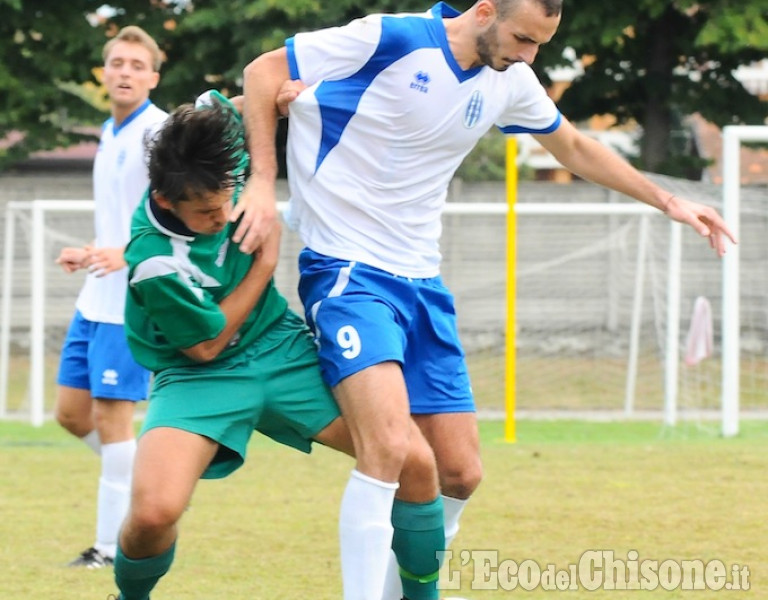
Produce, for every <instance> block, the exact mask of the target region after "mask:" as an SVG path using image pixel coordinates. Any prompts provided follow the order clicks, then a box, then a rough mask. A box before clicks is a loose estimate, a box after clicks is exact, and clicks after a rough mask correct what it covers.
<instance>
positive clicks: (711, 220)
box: [664, 196, 738, 256]
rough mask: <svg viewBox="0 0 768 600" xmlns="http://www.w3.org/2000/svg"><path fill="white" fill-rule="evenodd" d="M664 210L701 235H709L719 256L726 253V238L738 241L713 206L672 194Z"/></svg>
mask: <svg viewBox="0 0 768 600" xmlns="http://www.w3.org/2000/svg"><path fill="white" fill-rule="evenodd" d="M664 212H665V213H666V215H667V216H668V217H669V218H670V219H674V220H675V221H679V222H681V223H686V224H688V225H690V226H691V227H693V228H694V229H695V230H696V231H698V232H699V234H700V235H702V236H704V237H708V238H709V245H710V246H711V247H712V248H714V249H715V251H716V252H717V254H718V256H723V255H724V254H725V238H728V239H729V240H731V242H733V243H734V244H736V243H738V242H737V241H736V238H735V237H734V235H733V233H731V231H730V230H729V229H728V227H727V226H726V224H725V221H724V220H723V218H722V217H721V216H720V215H719V214H718V212H717V211H716V210H715V209H714V208H712V207H711V206H706V205H704V204H699V203H698V202H692V201H690V200H686V199H685V198H679V197H678V196H672V197H671V198H670V199H669V200H668V201H667V204H666V206H665V207H664Z"/></svg>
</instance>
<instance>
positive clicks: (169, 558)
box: [114, 542, 176, 600]
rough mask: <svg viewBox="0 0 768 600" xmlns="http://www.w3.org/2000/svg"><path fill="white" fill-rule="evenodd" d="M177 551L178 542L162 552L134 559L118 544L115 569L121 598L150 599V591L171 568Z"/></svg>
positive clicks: (125, 599) (131, 599) (128, 599)
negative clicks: (124, 552)
mask: <svg viewBox="0 0 768 600" xmlns="http://www.w3.org/2000/svg"><path fill="white" fill-rule="evenodd" d="M175 551H176V542H174V543H173V545H172V546H171V547H170V548H168V550H166V551H165V552H163V553H162V554H158V555H157V556H150V557H149V558H140V559H138V560H134V559H132V558H128V557H127V556H126V555H125V554H123V550H122V548H120V545H119V544H118V546H117V554H116V555H115V564H114V570H115V583H116V584H117V587H118V589H119V590H120V600H149V592H151V591H152V588H154V587H155V585H156V584H157V582H158V581H159V580H160V578H161V577H162V576H163V575H165V574H166V573H167V572H168V570H169V569H170V568H171V564H172V563H173V555H174V552H175Z"/></svg>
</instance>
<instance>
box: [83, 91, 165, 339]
mask: <svg viewBox="0 0 768 600" xmlns="http://www.w3.org/2000/svg"><path fill="white" fill-rule="evenodd" d="M167 117H168V113H166V112H165V111H163V110H161V109H160V108H158V107H157V106H155V105H154V104H153V103H152V102H151V101H150V100H147V101H146V102H144V103H143V104H142V105H141V106H140V107H139V108H137V109H136V110H135V111H134V112H133V113H131V114H130V115H129V116H128V117H127V118H126V119H125V120H124V121H123V122H122V123H120V125H117V124H116V123H115V120H114V119H113V118H110V119H108V120H107V121H106V122H105V123H104V125H103V126H102V129H101V139H100V141H99V149H98V151H97V153H96V159H95V160H94V163H93V199H94V204H95V207H94V217H93V219H94V229H95V233H96V239H95V241H94V245H95V246H96V247H97V248H118V247H124V246H125V245H126V244H128V241H129V240H130V239H131V217H132V216H133V212H134V211H135V210H136V207H137V206H138V205H139V203H140V202H141V199H142V198H143V197H144V193H145V192H146V191H147V187H148V186H149V170H148V169H147V163H146V146H145V144H144V141H145V138H146V137H147V136H148V135H152V134H153V133H154V132H155V131H157V129H158V127H159V126H160V124H162V123H163V121H165V119H166V118H167ZM127 290H128V272H127V270H126V269H121V270H119V271H114V272H112V273H109V274H108V275H105V276H103V277H96V276H95V275H93V274H88V276H87V277H86V279H85V285H84V286H83V289H82V290H81V291H80V295H79V296H78V298H77V303H76V306H77V310H79V311H80V313H82V315H83V317H84V318H85V319H86V320H88V321H94V322H98V323H112V324H115V325H122V324H123V321H124V316H123V313H124V312H125V295H126V293H127Z"/></svg>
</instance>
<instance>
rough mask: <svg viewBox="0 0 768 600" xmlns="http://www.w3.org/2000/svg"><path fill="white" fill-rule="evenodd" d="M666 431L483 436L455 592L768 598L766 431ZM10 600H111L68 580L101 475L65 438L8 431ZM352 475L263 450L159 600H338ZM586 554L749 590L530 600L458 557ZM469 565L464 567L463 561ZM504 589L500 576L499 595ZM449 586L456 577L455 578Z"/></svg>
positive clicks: (80, 576)
mask: <svg viewBox="0 0 768 600" xmlns="http://www.w3.org/2000/svg"><path fill="white" fill-rule="evenodd" d="M742 425H743V427H742V434H741V435H740V436H738V437H736V438H733V439H722V438H721V437H720V436H719V435H718V434H717V430H716V427H714V426H713V427H710V428H698V427H684V428H680V429H676V430H674V431H671V430H666V429H664V428H662V427H660V426H659V425H658V424H654V423H642V422H640V423H634V422H631V423H584V422H569V421H522V422H520V423H518V442H517V443H515V444H508V443H506V442H504V441H503V431H504V430H503V423H501V422H484V423H482V424H481V436H482V453H483V462H484V466H485V479H484V481H483V483H482V485H481V486H480V488H479V489H478V491H477V493H476V495H475V497H474V498H473V500H472V502H471V503H470V504H469V506H468V508H467V510H466V512H465V515H464V518H463V520H462V529H461V531H460V533H459V536H458V537H457V539H456V542H455V544H454V551H455V552H456V553H457V554H456V557H457V558H454V560H453V562H451V563H449V565H448V568H449V572H448V575H447V577H451V576H452V575H453V579H452V580H458V581H459V582H460V583H461V584H462V586H463V589H462V590H459V591H455V590H452V591H450V592H448V591H446V592H445V593H444V595H445V596H449V595H450V596H464V597H467V598H470V599H476V600H483V599H486V598H487V599H489V600H490V599H496V598H499V599H500V598H509V597H520V598H537V599H551V598H553V597H554V598H558V597H563V598H567V599H581V598H589V599H592V598H597V599H603V598H610V599H612V600H613V599H616V600H630V599H637V598H641V599H645V598H658V599H685V598H696V599H697V600H699V599H702V598H705V599H716V598H718V599H719V598H732V597H734V598H735V597H738V598H745V597H748V598H756V599H761V598H768V575H766V571H767V570H768V559H766V557H768V536H766V535H765V526H764V521H765V499H766V498H768V478H766V477H765V456H766V455H768V424H764V423H757V422H744V423H742ZM0 457H2V458H0V460H1V461H2V468H1V469H0V515H2V518H1V519H0V540H2V544H0V564H2V565H3V568H2V570H0V598H2V600H22V599H24V600H27V599H29V598H72V599H77V600H80V599H88V598H94V599H99V600H103V599H105V598H106V596H107V594H109V593H112V592H114V587H113V585H112V581H111V572H108V571H98V572H84V571H75V570H71V569H67V568H65V567H64V566H63V565H64V563H66V562H67V561H68V560H70V559H71V558H73V557H74V555H75V554H77V552H79V551H80V550H82V549H83V548H85V547H86V546H87V545H90V543H91V542H92V537H93V532H94V514H95V492H96V482H97V477H98V461H97V460H96V458H95V457H94V456H93V454H92V453H91V452H90V451H88V450H86V449H85V448H84V447H83V446H82V445H81V444H80V443H79V442H77V441H76V440H73V439H70V438H69V437H68V436H67V435H65V434H64V433H63V432H62V431H61V430H60V429H59V428H58V427H57V426H56V425H55V424H53V423H47V424H46V425H45V426H43V427H42V428H39V429H38V428H33V427H31V426H29V425H26V424H23V423H9V422H0ZM351 467H352V462H351V460H350V459H348V458H345V457H342V456H339V455H336V454H335V453H333V452H331V451H330V450H327V449H324V448H319V449H318V450H317V451H316V452H314V453H313V454H312V455H311V456H304V455H302V454H299V453H297V452H293V451H290V450H288V449H285V448H282V447H280V446H277V445H275V444H273V443H271V442H269V441H264V440H262V439H261V438H256V439H254V441H253V442H252V444H251V446H250V448H249V458H248V461H247V463H246V465H245V466H244V467H243V468H242V469H241V470H240V471H239V472H237V473H236V474H235V475H233V476H232V477H230V478H228V479H225V480H221V481H203V482H201V483H200V485H199V486H198V489H197V491H196V494H195V496H194V498H193V501H192V506H191V508H190V510H189V511H188V513H186V514H185V516H184V518H183V520H182V522H181V537H180V540H179V548H178V553H177V561H176V563H175V564H174V567H173V569H172V571H171V573H170V574H169V575H168V576H167V577H166V578H165V579H164V580H163V581H162V582H161V585H160V586H159V587H158V589H157V591H156V593H155V594H154V595H153V600H163V599H164V598H166V599H174V600H193V599H200V600H203V599H209V598H217V599H219V598H227V599H229V598H242V599H248V600H260V599H265V600H266V599H270V600H273V599H280V600H293V599H296V600H299V599H302V600H303V599H306V598H312V599H313V600H324V599H328V600H331V599H333V600H338V599H339V598H341V591H340V578H339V567H338V547H337V539H336V525H337V522H336V521H337V513H338V506H339V502H340V498H341V494H342V491H343V488H344V484H345V481H346V478H347V475H348V473H349V470H350V468H351ZM591 549H600V550H606V551H613V552H614V553H615V555H616V557H618V558H622V557H624V558H626V556H627V554H628V553H629V552H630V551H631V550H636V551H637V552H638V553H639V555H640V557H641V558H653V559H657V560H659V561H663V560H666V559H672V560H676V561H680V560H689V559H696V558H701V559H702V560H711V559H720V560H722V561H723V562H724V563H727V564H728V565H730V564H732V563H738V564H739V565H743V564H746V565H748V566H749V568H750V569H751V572H752V576H751V578H750V581H751V585H752V589H751V590H750V591H746V592H738V593H736V592H731V593H726V592H714V591H700V592H681V591H679V590H677V591H663V590H657V591H653V592H645V591H604V590H603V591H596V592H586V591H584V590H583V589H582V590H579V591H572V592H562V593H558V592H552V591H549V592H547V591H543V590H542V589H536V590H534V591H532V592H522V591H520V590H517V591H516V592H514V594H515V595H513V596H510V593H511V592H510V591H505V590H503V589H496V590H484V589H470V588H471V587H472V586H473V585H474V586H475V588H477V586H478V585H479V584H482V583H483V581H487V579H488V578H487V577H485V576H484V575H483V572H482V570H480V571H479V573H478V574H474V573H473V571H472V568H473V567H477V568H480V567H481V566H482V565H478V563H477V562H472V561H469V562H468V563H467V564H466V565H464V566H462V565H461V561H460V558H459V557H460V556H461V555H460V554H459V553H460V552H461V551H462V550H465V551H468V552H472V551H474V554H469V555H466V556H473V557H479V556H480V554H478V551H487V552H491V554H492V555H493V556H496V557H497V558H498V559H499V560H500V561H502V562H503V564H504V565H507V566H508V565H509V564H510V563H509V561H512V560H514V561H516V563H521V562H522V561H524V560H530V561H535V562H536V563H537V564H539V565H541V566H546V565H547V564H549V563H551V564H553V565H555V566H557V567H558V568H566V567H567V566H568V565H570V564H573V563H575V562H578V560H579V558H580V557H581V556H582V555H583V554H584V552H586V551H588V550H591ZM457 561H458V562H457ZM492 580H493V578H492V577H491V582H492ZM444 581H445V578H444Z"/></svg>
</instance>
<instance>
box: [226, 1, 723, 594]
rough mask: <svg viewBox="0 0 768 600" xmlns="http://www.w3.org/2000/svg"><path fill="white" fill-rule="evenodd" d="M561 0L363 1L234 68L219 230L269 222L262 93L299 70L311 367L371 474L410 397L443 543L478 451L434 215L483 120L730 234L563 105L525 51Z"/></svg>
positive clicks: (296, 139) (298, 140) (267, 99)
mask: <svg viewBox="0 0 768 600" xmlns="http://www.w3.org/2000/svg"><path fill="white" fill-rule="evenodd" d="M561 10H562V1H561V0H478V1H477V2H476V3H475V4H474V5H473V6H472V7H471V8H470V9H468V10H467V11H466V12H464V13H459V12H457V11H455V10H453V9H452V8H451V7H449V6H448V5H446V4H444V3H439V4H436V5H435V6H434V7H433V8H432V9H431V10H430V11H428V12H427V13H425V14H398V15H371V16H369V17H366V18H363V19H358V20H356V21H353V22H352V23H350V24H349V25H347V26H344V27H338V28H331V29H326V30H320V31H315V32H308V33H300V34H297V35H296V36H295V37H293V38H291V39H289V40H287V42H286V45H285V47H283V48H280V49H278V50H275V51H272V52H269V53H266V54H264V55H262V56H260V57H258V58H257V59H256V60H254V61H253V62H252V63H251V64H250V65H248V67H246V69H245V84H244V89H245V103H246V104H245V114H246V126H247V127H248V128H249V130H250V131H252V132H255V134H254V135H253V136H252V138H251V142H250V143H251V154H252V157H253V175H252V177H251V179H250V180H249V183H248V185H247V187H246V190H245V192H244V196H243V200H242V201H241V203H240V205H239V207H238V209H236V211H235V214H234V215H233V218H238V217H240V213H241V212H242V213H243V214H242V221H241V224H240V226H239V228H238V230H237V231H236V233H235V236H234V239H235V240H241V239H242V242H243V243H242V244H241V248H242V249H243V250H244V251H248V250H252V249H255V248H257V247H258V246H259V245H260V244H261V243H262V240H263V239H264V237H265V236H266V235H267V234H268V232H269V231H270V229H271V227H272V226H273V223H274V220H275V215H276V210H275V194H274V179H275V174H276V170H277V169H276V157H275V150H274V143H273V140H274V126H270V124H271V123H273V121H274V110H275V109H274V104H275V103H274V98H275V95H276V94H277V93H278V90H279V89H280V87H281V86H282V85H284V83H285V82H286V81H287V80H289V79H294V80H296V79H298V80H301V82H302V83H304V84H305V85H306V86H308V87H307V89H306V90H304V91H303V92H302V93H301V94H299V95H298V97H297V98H296V100H295V101H294V102H293V103H292V104H291V106H290V115H289V116H290V127H289V134H288V147H287V151H288V154H287V159H288V163H287V167H288V179H289V184H290V192H291V198H290V210H289V216H288V221H289V224H290V225H291V226H293V227H296V228H297V229H298V231H299V233H300V234H301V237H302V240H303V242H304V243H305V245H306V246H307V248H306V249H305V250H304V251H303V252H302V254H301V256H300V259H299V263H300V264H299V267H300V271H301V279H300V284H299V291H300V294H301V296H302V300H303V302H304V307H305V312H306V318H307V320H308V322H309V324H310V325H311V326H312V327H313V328H314V331H315V334H316V336H317V340H318V342H319V346H320V358H321V365H322V367H323V372H324V374H325V377H326V380H327V381H328V382H329V384H331V385H332V386H333V387H334V391H335V394H336V397H337V400H338V402H339V405H340V407H341V410H342V413H343V414H344V416H345V417H346V418H347V421H348V423H349V426H350V429H351V431H352V436H353V440H354V441H355V447H356V449H357V452H358V466H357V468H358V470H360V471H361V472H363V473H365V474H366V475H368V476H369V478H370V479H371V480H377V481H381V482H384V483H388V482H392V481H395V480H396V479H397V474H398V469H399V466H400V465H401V463H402V457H403V448H404V447H405V442H406V440H407V437H408V411H409V406H410V412H411V413H413V418H414V419H415V420H416V422H417V423H418V425H419V426H420V427H421V428H422V430H423V432H424V434H425V435H426V437H427V439H428V440H429V441H430V443H431V444H432V447H433V449H434V451H435V455H436V459H437V464H438V470H439V473H440V483H441V489H442V492H443V494H444V495H445V498H444V505H445V523H446V540H447V541H450V540H451V539H452V537H453V536H454V535H455V533H456V531H457V529H458V519H459V516H460V514H461V511H462V510H463V507H464V503H465V502H466V500H467V499H468V498H469V496H470V495H471V493H472V492H473V491H474V489H475V488H476V486H477V485H478V484H479V482H480V479H481V462H480V457H479V449H478V434H477V426H476V420H475V413H474V404H473V399H472V392H471V388H470V384H469V379H468V376H467V369H466V364H465V359H464V353H463V351H462V349H461V346H460V344H459V340H458V336H457V329H456V320H455V313H454V305H453V299H452V297H451V295H450V293H449V292H448V291H447V290H446V289H445V287H444V286H443V284H442V281H441V279H440V276H439V266H440V252H439V236H440V232H441V229H440V216H441V213H442V209H443V206H444V203H445V197H446V193H447V187H448V184H449V182H450V180H451V178H452V177H453V174H454V172H455V170H456V168H457V167H458V166H459V164H460V163H461V161H462V160H463V158H464V157H465V156H466V155H467V153H468V152H469V151H470V150H471V149H472V148H473V147H474V145H475V143H476V142H477V141H478V140H479V139H480V137H482V136H483V134H485V132H486V131H487V130H488V129H489V128H490V127H492V126H494V125H495V126H497V127H498V128H500V129H501V130H502V131H504V132H506V133H518V132H527V133H532V134H533V135H534V136H535V137H536V139H537V140H538V141H539V142H540V143H541V144H542V145H543V146H544V147H545V148H546V149H547V150H549V151H550V152H551V153H552V154H553V155H554V156H555V157H556V158H557V159H558V160H559V161H560V162H561V163H562V164H563V165H564V166H566V167H567V168H569V169H570V170H572V171H573V172H575V173H577V174H578V175H579V176H581V177H583V178H584V179H588V180H590V181H593V182H596V183H599V184H602V185H605V186H608V187H610V188H613V189H615V190H617V191H619V192H622V193H624V194H627V195H630V196H632V197H634V198H636V199H638V200H640V201H642V202H645V203H647V204H649V205H651V206H654V207H656V208H658V209H659V210H662V211H663V212H665V213H666V214H667V215H668V216H669V217H670V218H672V219H675V220H677V221H681V222H683V223H686V224H688V225H690V226H692V227H694V228H695V229H696V231H698V232H699V233H700V234H701V235H703V236H706V237H708V238H709V240H710V243H711V244H712V246H713V247H714V248H715V249H716V250H717V252H718V253H719V254H722V253H723V252H724V251H725V238H726V237H730V238H731V239H732V236H731V234H730V232H729V231H728V230H727V228H726V226H725V224H724V222H723V221H722V219H721V218H720V216H719V215H718V214H717V212H716V211H715V210H714V209H712V208H711V207H707V206H703V205H700V204H697V203H694V202H691V201H688V200H686V199H683V198H678V197H676V196H674V195H672V194H671V193H669V192H668V191H665V190H664V189H662V188H660V187H658V186H657V185H655V184H653V183H652V182H651V181H649V180H648V179H647V178H646V177H644V176H643V175H642V174H641V173H639V172H638V171H637V170H635V169H634V168H633V167H631V166H630V165H629V164H628V163H627V162H626V161H624V160H623V159H621V158H620V157H619V156H617V155H616V154H614V153H613V152H611V151H609V150H608V149H607V148H605V147H603V146H601V145H600V144H599V143H598V142H596V141H594V140H592V139H590V138H588V137H587V136H585V135H583V134H582V133H580V132H579V131H578V130H576V129H575V128H574V127H573V126H572V125H571V124H570V123H569V122H568V120H567V119H566V118H564V117H563V116H562V115H561V114H560V112H559V111H558V109H557V107H556V106H555V104H554V103H553V102H552V101H551V100H550V99H549V97H548V96H547V94H546V92H545V90H544V89H543V87H542V86H541V84H540V83H539V81H538V80H537V78H536V76H535V74H534V73H533V71H532V70H531V68H530V66H529V65H530V63H532V62H533V60H534V58H535V56H536V53H537V51H538V49H539V46H540V45H541V44H544V43H546V42H548V41H549V40H550V39H551V38H552V36H553V35H554V34H555V32H556V30H557V27H558V25H559V23H560V16H561ZM378 518H379V522H381V523H383V522H385V520H386V519H387V518H388V513H387V511H386V510H385V509H383V508H382V510H381V511H380V514H379V516H378ZM383 537H384V536H382V539H380V540H379V543H380V547H382V548H384V547H386V540H384V539H383ZM390 593H391V592H389V591H388V592H387V596H386V597H387V598H391V597H393V596H391V595H389V594H390Z"/></svg>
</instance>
